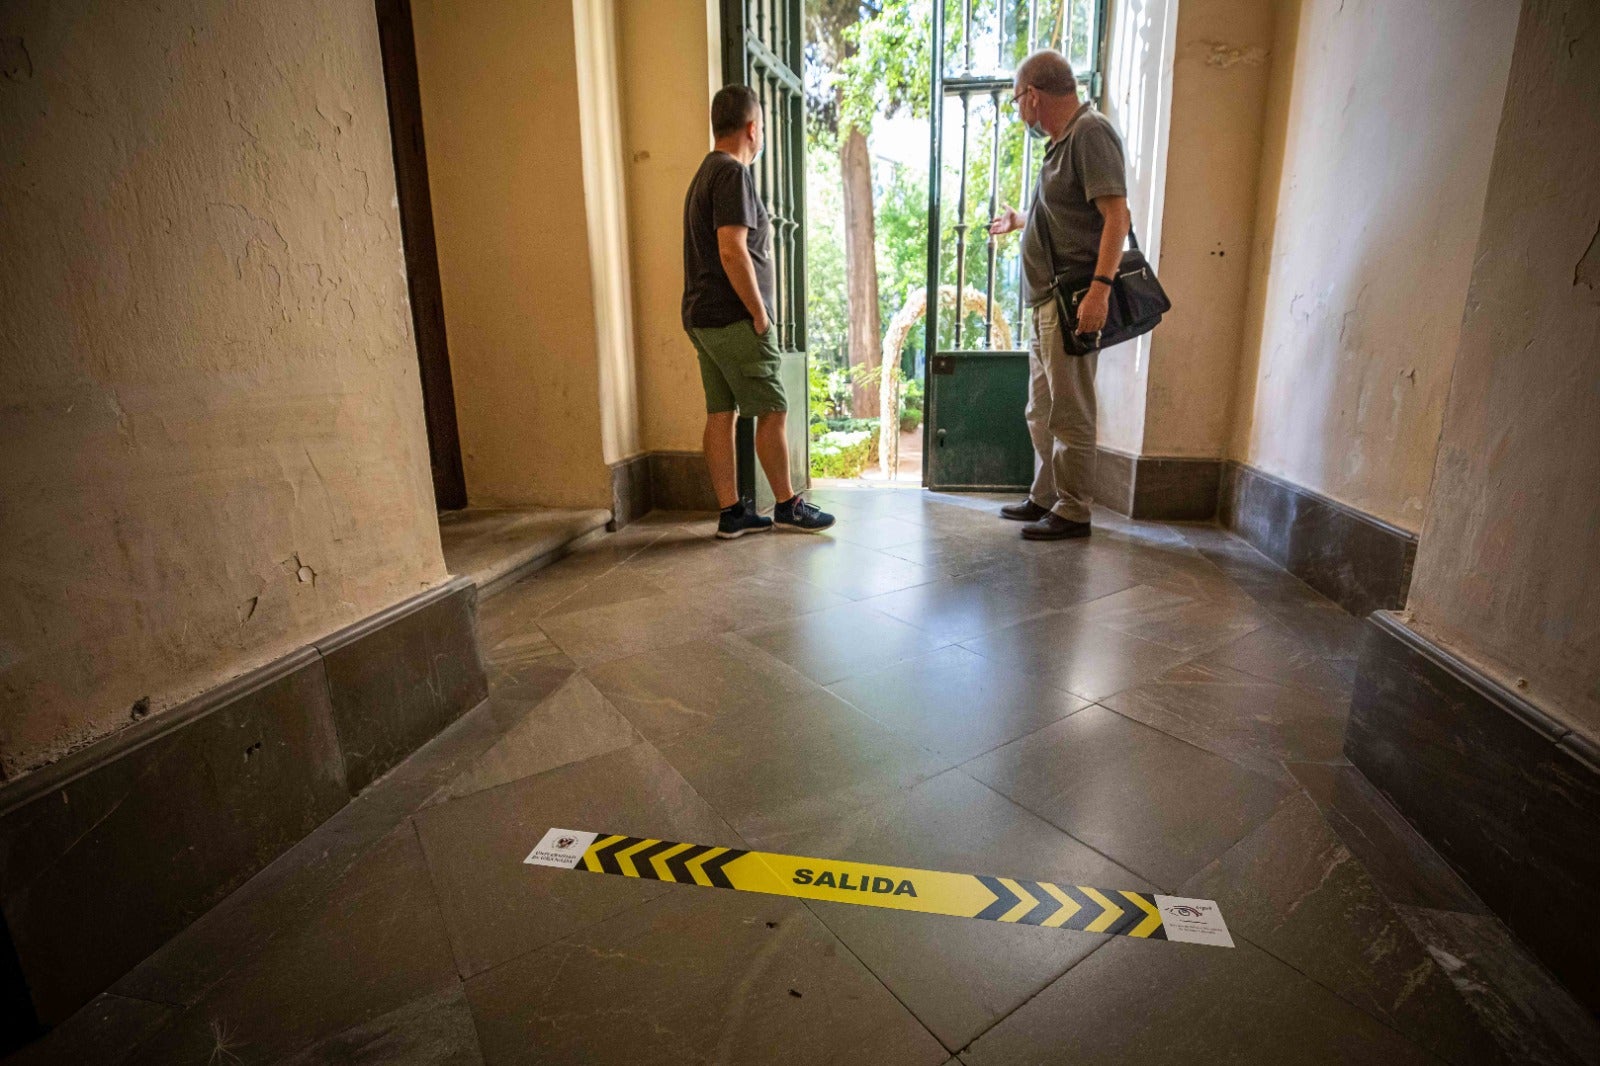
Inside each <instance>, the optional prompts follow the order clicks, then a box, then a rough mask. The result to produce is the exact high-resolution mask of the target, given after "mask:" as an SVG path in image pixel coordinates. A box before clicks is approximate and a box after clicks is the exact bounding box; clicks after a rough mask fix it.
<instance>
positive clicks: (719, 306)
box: [683, 152, 776, 329]
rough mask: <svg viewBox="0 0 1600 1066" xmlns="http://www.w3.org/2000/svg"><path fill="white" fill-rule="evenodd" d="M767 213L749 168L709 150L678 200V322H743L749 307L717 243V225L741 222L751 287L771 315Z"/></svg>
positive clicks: (699, 325)
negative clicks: (680, 260)
mask: <svg viewBox="0 0 1600 1066" xmlns="http://www.w3.org/2000/svg"><path fill="white" fill-rule="evenodd" d="M770 221H771V219H770V216H768V214H767V209H766V206H765V205H764V204H762V202H761V197H760V196H758V195H757V194H756V183H755V179H754V178H752V177H751V176H750V168H749V167H747V166H745V165H744V164H743V163H740V162H739V161H738V160H737V159H735V158H733V156H731V155H729V154H728V153H726V152H712V153H711V154H710V155H708V156H706V158H705V160H704V161H703V162H702V163H701V164H700V169H699V170H698V171H697V172H696V173H695V176H694V180H693V181H691V182H690V183H689V195H688V196H686V197H685V198H684V201H683V327H684V328H685V329H696V328H699V329H711V328H716V327H718V326H731V325H733V324H734V323H735V322H740V321H748V320H749V319H750V312H749V311H747V310H746V309H745V306H744V301H743V300H741V299H739V294H738V293H737V292H735V291H734V290H733V284H732V283H731V282H730V281H728V272H727V271H725V270H723V269H722V253H721V252H720V251H719V250H718V248H717V228H718V227H719V226H744V227H746V228H747V229H748V230H749V233H748V234H746V237H745V243H746V244H747V245H748V246H749V248H750V261H751V262H752V263H754V264H755V268H756V286H757V288H759V289H760V290H761V300H762V302H763V303H765V304H766V306H767V314H768V315H771V313H772V309H773V307H774V306H775V304H776V301H775V300H774V298H773V294H774V292H775V288H776V287H775V285H774V284H773V274H772V227H771V225H770V224H769V223H770Z"/></svg>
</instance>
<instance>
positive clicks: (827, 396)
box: [806, 360, 850, 424]
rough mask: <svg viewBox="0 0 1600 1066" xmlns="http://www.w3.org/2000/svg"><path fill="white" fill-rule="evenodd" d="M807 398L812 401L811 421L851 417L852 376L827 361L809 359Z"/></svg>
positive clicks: (807, 367)
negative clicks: (826, 362) (827, 363)
mask: <svg viewBox="0 0 1600 1066" xmlns="http://www.w3.org/2000/svg"><path fill="white" fill-rule="evenodd" d="M806 398H807V399H808V400H809V401H810V404H809V406H810V408H811V421H812V423H813V424H815V423H816V421H817V419H818V418H819V417H820V418H823V419H829V418H848V417H850V415H849V412H850V376H849V374H848V373H847V372H846V371H843V370H835V369H833V368H831V367H829V366H828V365H826V364H825V363H819V362H817V361H815V360H809V361H808V363H807V366H806Z"/></svg>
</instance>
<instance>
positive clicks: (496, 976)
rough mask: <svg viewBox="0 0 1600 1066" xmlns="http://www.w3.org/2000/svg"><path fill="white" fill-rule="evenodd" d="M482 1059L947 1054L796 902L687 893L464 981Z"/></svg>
mask: <svg viewBox="0 0 1600 1066" xmlns="http://www.w3.org/2000/svg"><path fill="white" fill-rule="evenodd" d="M467 995H468V999H469V1000H470V1002H471V1004H472V1013H473V1016H474V1018H475V1019H476V1020H477V1026H478V1032H479V1036H480V1040H481V1041H482V1045H483V1051H484V1059H485V1061H486V1062H487V1063H489V1064H490V1066H512V1064H519V1063H584V1064H587V1063H613V1062H614V1063H622V1062H628V1063H636V1062H637V1063H662V1064H673V1066H677V1064H679V1063H689V1062H706V1063H710V1062H716V1063H728V1064H735V1063H752V1064H767V1063H778V1062H794V1063H801V1062H819V1063H820V1062H871V1063H882V1064H884V1066H898V1064H901V1063H904V1064H906V1066H915V1064H919V1063H920V1064H926V1066H934V1064H936V1063H939V1062H942V1061H943V1060H944V1058H945V1055H946V1052H945V1050H944V1049H943V1048H942V1047H940V1046H939V1043H938V1041H936V1040H935V1039H934V1038H933V1037H932V1036H931V1035H929V1034H928V1032H927V1031H926V1030H925V1029H923V1028H922V1027H921V1026H920V1025H918V1024H917V1021H916V1019H915V1018H913V1017H912V1016H911V1014H910V1013H909V1012H907V1011H906V1009H905V1008H904V1007H902V1006H901V1005H900V1004H899V1003H898V1002H896V1001H895V999H894V997H893V996H892V995H890V994H889V993H888V992H887V991H886V990H885V989H884V988H883V986H882V985H880V984H879V983H878V982H877V981H876V980H874V979H873V977H872V975H871V974H870V973H868V972H867V970H866V969H865V967H863V966H862V965H861V963H860V962H858V961H857V960H856V959H855V958H854V957H853V956H852V955H851V954H850V953H849V951H847V950H845V949H844V948H843V947H841V946H840V944H839V942H838V941H837V940H836V939H835V938H834V937H833V935H832V934H831V933H829V932H828V930H827V929H826V928H825V927H824V926H823V925H822V923H821V922H820V921H818V920H817V918H816V917H815V916H814V915H812V914H811V913H810V912H809V911H807V910H806V909H805V907H803V906H802V905H801V904H799V903H797V902H795V901H793V900H788V899H783V898H781V897H775V896H762V895H756V894H754V893H747V892H728V891H721V890H717V889H702V888H690V889H685V890H684V891H682V892H677V893H673V894H672V895H671V896H669V897H665V898H662V899H660V900H657V901H655V902H652V903H650V904H648V905H647V906H644V907H640V908H638V909H636V910H634V911H631V912H629V913H628V914H625V915H622V916H621V917H618V918H616V919H613V920H612V921H609V922H606V923H604V924H602V925H598V926H594V927H591V928H589V929H586V930H582V931H580V932H577V933H575V934H574V935H573V936H571V937H569V938H567V939H566V940H563V941H562V942H560V943H558V944H553V945H551V946H550V947H548V948H545V949H544V950H541V951H539V952H537V953H535V954H533V955H529V956H526V957H524V958H522V959H519V960H517V961H515V962H512V963H509V964H507V965H505V966H502V967H499V968H497V969H494V970H491V971H489V972H488V973H485V974H483V975H481V976H479V977H475V978H473V979H472V980H471V981H469V982H468V983H467Z"/></svg>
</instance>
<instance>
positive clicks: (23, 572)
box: [0, 0, 445, 774]
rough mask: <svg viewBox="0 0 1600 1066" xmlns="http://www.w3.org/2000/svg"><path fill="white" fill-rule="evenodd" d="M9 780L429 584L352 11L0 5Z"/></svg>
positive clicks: (433, 549) (412, 395) (428, 504)
mask: <svg viewBox="0 0 1600 1066" xmlns="http://www.w3.org/2000/svg"><path fill="white" fill-rule="evenodd" d="M0 40H4V41H5V48H6V52H5V63H6V71H5V74H6V76H5V78H4V79H3V80H0V129H4V131H5V135H4V137H3V138H0V247H3V248H4V249H5V250H6V254H5V255H4V256H3V257H0V456H3V459H0V547H3V550H0V762H3V764H4V767H5V769H6V772H7V773H8V774H14V773H16V772H18V771H19V770H24V769H27V768H29V767H32V766H35V765H37V764H39V763H41V762H44V761H47V760H49V759H51V758H54V757H56V756H58V755H60V754H62V753H63V752H64V751H66V750H68V749H69V748H71V747H74V746H76V745H80V744H83V743H85V742H87V741H90V740H92V739H94V738H96V737H99V736H103V735H105V734H107V733H110V732H113V731H115V730H116V729H118V728H120V727H122V726H124V725H126V724H128V722H129V721H130V718H131V712H130V708H131V706H132V705H133V704H134V703H135V701H138V700H141V699H143V698H145V697H148V698H149V700H150V708H151V711H152V713H156V714H159V713H161V711H162V710H164V709H165V708H167V707H169V706H171V705H172V704H173V703H175V702H177V701H179V700H181V699H183V698H186V697H188V696H191V695H194V694H195V693H197V692H200V691H203V690H205V689H207V688H210V687H211V686H213V685H215V684H217V683H219V682H221V681H223V680H225V679H227V678H229V677H231V676H235V675H237V674H239V673H242V672H244V671H245V670H246V669H249V668H251V667H253V666H256V665H259V664H261V663H263V662H266V661H270V660H271V659H273V658H276V657H278V656H279V655H282V654H283V653H285V652H287V651H290V650H292V649H293V648H296V647H299V646H302V645H304V644H305V643H307V642H308V641H310V640H312V639H314V638H316V637H319V636H322V635H324V634H326V633H328V632H330V631H332V630H334V629H337V628H339V627H340V626H342V625H344V624H347V623H349V622H352V621H355V620H356V619H359V618H362V617H364V616H366V615H369V614H371V613H373V612H375V611H378V610H380V609H382V608H384V607H387V606H389V605H391V604H393V603H395V602H397V601H399V600H401V599H404V598H406V597H407V596H410V595H412V594H414V593H416V592H418V591H420V590H422V589H424V588H427V587H429V586H431V585H434V584H437V583H439V582H440V581H442V580H443V579H444V576H445V573H444V564H443V561H442V560H441V558H440V553H439V535H438V527H437V524H436V522H435V519H434V513H433V494H432V489H431V486H430V484H429V474H428V455H427V442H426V438H425V434H424V428H423V418H422V400H421V392H420V390H419V387H418V384H417V357H416V351H415V346H414V343H413V340H412V336H411V317H410V311H409V309H408V305H407V296H406V284H405V273H404V270H405V267H404V259H403V255H402V252H401V240H400V224H399V218H398V215H397V212H396V208H395V188H394V176H393V164H392V161H391V160H392V156H391V153H390V145H389V125H388V117H387V109H386V102H385V99H384V85H383V70H382V65H381V61H380V58H379V50H378V34H377V25H376V21H375V19H374V16H373V10H372V5H371V3H370V2H368V0H194V2H191V3H187V4H184V5H182V6H181V8H168V9H165V10H163V9H159V8H157V7H154V6H152V5H145V4H141V5H130V4H97V3H92V2H90V0H15V2H12V3H8V4H6V5H5V6H4V7H3V8H0Z"/></svg>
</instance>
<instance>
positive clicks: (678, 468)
mask: <svg viewBox="0 0 1600 1066" xmlns="http://www.w3.org/2000/svg"><path fill="white" fill-rule="evenodd" d="M649 458H650V495H651V503H652V505H653V506H655V507H657V508H660V509H661V510H663V511H715V510H716V509H717V493H716V490H715V489H713V488H712V487H711V471H710V470H709V469H707V467H706V457H705V455H704V454H702V453H701V452H651V453H650V456H649Z"/></svg>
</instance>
